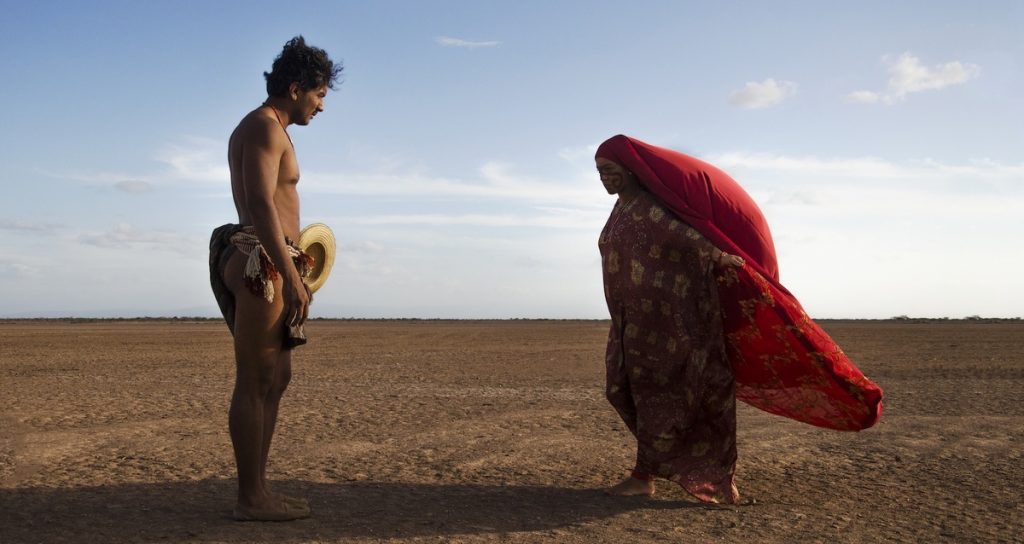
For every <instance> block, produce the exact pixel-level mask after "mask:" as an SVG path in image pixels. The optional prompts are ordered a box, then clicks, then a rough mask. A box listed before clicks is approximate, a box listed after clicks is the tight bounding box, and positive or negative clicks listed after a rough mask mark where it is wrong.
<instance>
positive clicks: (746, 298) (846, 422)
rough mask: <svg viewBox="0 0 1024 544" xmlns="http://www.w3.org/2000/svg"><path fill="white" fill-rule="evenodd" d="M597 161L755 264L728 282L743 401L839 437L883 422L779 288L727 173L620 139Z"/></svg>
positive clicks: (759, 233) (732, 347)
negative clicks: (629, 176)
mask: <svg viewBox="0 0 1024 544" xmlns="http://www.w3.org/2000/svg"><path fill="white" fill-rule="evenodd" d="M596 156H597V157H601V158H605V159H608V160H610V161H613V162H615V163H617V164H619V165H620V166H622V167H624V168H626V169H627V170H630V171H632V172H633V173H634V174H635V175H636V177H637V179H639V181H640V183H641V184H642V185H643V186H644V187H646V188H647V190H649V191H650V192H651V193H652V194H654V195H655V196H656V197H658V199H660V200H661V201H662V202H664V203H665V205H666V206H667V207H668V208H669V209H671V210H672V211H673V212H674V213H675V214H676V215H678V216H679V218H680V219H682V220H683V221H685V222H686V223H687V224H689V225H690V226H692V227H693V228H695V229H697V230H698V231H699V232H700V233H701V234H703V235H704V236H705V237H706V238H707V239H708V240H710V241H711V242H712V243H714V244H715V246H717V247H718V248H719V249H722V250H724V251H726V252H728V253H733V254H736V255H741V256H742V257H743V258H744V259H745V260H746V264H744V265H743V266H742V267H739V268H735V269H731V270H729V271H728V272H726V273H725V274H724V275H723V277H722V278H720V280H719V295H720V297H719V298H720V299H721V304H722V314H723V323H724V326H725V332H726V338H727V349H728V352H729V360H730V362H731V364H732V367H733V372H734V373H735V375H736V397H737V398H739V399H740V400H742V401H744V402H746V403H748V404H751V405H752V406H755V407H757V408H760V409H762V410H765V411H767V412H770V413H773V414H778V415H782V416H786V417H788V418H792V419H795V420H797V421H802V422H804V423H810V424H811V425H817V426H819V427H826V428H830V429H837V430H853V431H856V430H861V429H866V428H868V427H870V426H872V425H874V424H875V423H876V422H877V421H878V418H879V416H881V414H882V390H881V389H880V388H879V387H878V386H877V385H875V384H874V383H873V382H872V381H871V380H869V379H867V378H866V377H864V375H863V374H862V373H861V372H860V370H859V369H858V368H857V367H856V366H855V365H854V364H853V363H852V362H851V361H850V359H849V358H848V357H847V356H846V354H844V353H843V352H842V350H841V349H839V346H837V345H836V344H835V342H833V341H832V338H830V337H829V336H828V334H826V333H825V331H824V330H822V328H821V327H820V326H819V325H818V324H817V323H815V322H814V321H812V320H811V319H810V318H809V317H808V316H807V314H806V313H805V312H804V310H803V308H802V307H801V306H800V303H799V302H798V301H797V300H796V297H794V296H793V295H792V294H791V293H790V292H789V291H788V290H786V288H785V287H783V286H782V284H781V283H779V268H778V263H777V261H776V258H775V246H774V244H773V243H772V237H771V233H770V232H769V230H768V223H767V221H765V218H764V215H763V214H762V213H761V210H760V209H759V208H758V207H757V204H755V203H754V200H753V199H752V198H750V195H748V194H747V193H746V191H744V190H743V188H742V187H740V186H739V184H738V183H736V181H735V180H733V179H732V178H731V177H729V175H728V174H726V173H725V172H723V171H721V170H719V169H718V168H716V167H714V166H712V165H710V164H708V163H706V162H703V161H701V160H699V159H695V158H693V157H690V156H688V155H684V154H682V153H679V152H677V151H672V150H670V149H665V148H662V147H656V146H653V145H650V144H647V143H644V142H641V141H640V140H636V139H633V138H630V137H628V136H623V135H618V136H613V137H612V138H610V139H608V140H607V141H605V142H604V143H603V144H601V146H600V147H598V148H597V154H596Z"/></svg>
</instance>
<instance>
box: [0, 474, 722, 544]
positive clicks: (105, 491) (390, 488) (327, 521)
mask: <svg viewBox="0 0 1024 544" xmlns="http://www.w3.org/2000/svg"><path fill="white" fill-rule="evenodd" d="M276 488H277V490H278V491H283V492H286V493H289V494H294V495H301V496H304V497H307V498H308V499H309V501H310V505H311V507H312V508H313V517H312V518H311V519H307V520H300V521H296V522H290V523H239V522H235V521H233V520H232V519H231V516H230V514H231V507H232V506H233V497H234V492H235V482H234V481H233V480H223V479H222V480H202V481H193V482H170V483H162V484H122V485H109V486H99V487H79V488H71V489H68V488H19V489H0V541H2V542H5V543H12V542H55V541H74V542H125V541H147V542H151V541H160V540H163V541H171V542H176V541H225V540H238V539H239V538H241V539H243V540H274V541H278V542H303V541H308V540H311V539H335V538H346V537H349V538H358V537H370V538H373V537H377V538H388V537H417V536H419V537H422V536H430V535H434V536H443V535H449V536H450V535H470V534H483V533H496V534H501V533H510V532H522V531H558V530H560V529H564V528H571V527H572V526H574V525H578V524H582V523H585V522H588V521H592V520H596V519H601V518H609V517H613V516H616V515H618V514H621V513H624V512H628V511H631V510H637V509H666V508H689V507H698V508H699V507H702V505H701V504H700V503H697V502H690V501H684V500H672V501H667V500H651V499H646V498H639V497H633V498H622V497H608V496H605V495H604V494H603V493H602V492H601V491H600V490H590V489H569V488H560V487H534V486H521V485H514V486H496V485H478V484H417V483H395V482H359V483H349V484H334V483H315V484H310V483H307V482H299V481H286V482H280V483H278V484H277V486H276Z"/></svg>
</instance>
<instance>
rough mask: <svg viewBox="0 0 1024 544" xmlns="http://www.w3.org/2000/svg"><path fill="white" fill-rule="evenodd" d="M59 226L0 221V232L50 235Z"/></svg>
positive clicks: (7, 220) (30, 222)
mask: <svg viewBox="0 0 1024 544" xmlns="http://www.w3.org/2000/svg"><path fill="white" fill-rule="evenodd" d="M60 227H61V225H58V224H55V223H36V222H32V221H12V220H9V219H0V230H13V231H19V232H35V233H40V234H51V233H53V232H54V231H56V230H57V229H59V228H60Z"/></svg>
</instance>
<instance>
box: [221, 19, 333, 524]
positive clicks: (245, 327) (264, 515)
mask: <svg viewBox="0 0 1024 544" xmlns="http://www.w3.org/2000/svg"><path fill="white" fill-rule="evenodd" d="M340 72H341V66H340V64H339V65H335V63H334V62H333V61H331V59H330V58H329V57H328V56H327V53H325V52H324V51H323V50H322V49H319V48H316V47H311V46H308V45H306V43H305V40H304V39H303V38H302V37H301V36H298V37H296V38H293V39H292V40H291V41H289V42H288V43H287V44H285V46H284V49H283V50H282V52H281V54H280V55H279V56H278V57H277V59H275V60H274V64H273V68H272V70H271V72H270V73H264V77H265V78H266V80H267V94H268V97H267V100H266V101H265V102H264V103H263V104H262V105H261V106H260V107H258V108H256V109H255V110H253V111H251V112H249V114H248V115H246V116H245V117H244V118H243V119H242V121H241V122H240V123H239V124H238V127H237V128H235V130H234V132H233V133H232V134H231V139H230V140H229V142H228V164H229V166H230V170H231V192H232V195H233V197H234V202H235V208H236V210H237V211H238V223H237V224H227V225H223V226H221V227H218V228H217V229H216V230H214V232H213V236H212V237H211V240H210V274H211V283H212V285H213V290H214V294H215V295H216V297H217V302H218V304H219V305H220V308H221V311H222V313H223V314H224V319H225V320H226V321H227V324H228V328H229V329H231V332H232V334H233V335H234V343H235V369H236V374H235V389H234V393H233V395H232V397H231V409H230V411H229V413H228V427H229V429H230V432H231V444H232V446H233V447H234V451H235V464H236V467H237V469H238V502H237V504H236V505H235V510H234V516H235V519H238V520H242V521H249V520H261V521H287V520H293V519H299V518H304V517H308V516H309V514H310V509H309V505H308V503H307V502H306V501H305V500H304V499H299V498H292V497H286V496H284V495H281V494H277V493H273V492H272V491H271V490H270V487H269V486H268V484H267V478H266V468H267V455H268V454H269V452H270V442H271V439H272V437H273V435H274V427H275V424H276V423H277V412H278V406H279V404H280V401H281V396H282V394H283V393H284V390H285V388H286V387H287V386H288V382H289V380H290V379H291V349H292V348H294V347H296V346H298V345H301V344H304V343H305V342H306V337H305V334H304V332H303V328H302V327H303V323H304V322H305V320H306V317H307V315H308V313H309V304H310V301H311V298H312V297H311V293H310V291H309V289H308V288H307V286H306V284H305V283H304V281H303V278H304V275H305V274H306V273H308V271H309V268H310V266H311V265H312V259H311V258H310V257H309V256H308V255H305V254H304V253H302V252H301V251H300V250H299V248H298V247H297V246H296V244H295V241H296V240H298V237H299V194H298V192H297V190H296V185H297V184H298V181H299V165H298V162H297V161H296V158H295V149H294V147H293V146H292V143H291V137H290V136H289V135H288V132H287V128H288V126H289V125H293V124H295V125H308V124H309V122H310V121H311V120H312V119H313V117H315V116H316V115H317V114H318V113H320V112H322V111H323V110H324V97H325V96H326V95H327V90H328V89H331V88H333V87H334V83H335V81H336V80H337V77H338V74H339V73H340Z"/></svg>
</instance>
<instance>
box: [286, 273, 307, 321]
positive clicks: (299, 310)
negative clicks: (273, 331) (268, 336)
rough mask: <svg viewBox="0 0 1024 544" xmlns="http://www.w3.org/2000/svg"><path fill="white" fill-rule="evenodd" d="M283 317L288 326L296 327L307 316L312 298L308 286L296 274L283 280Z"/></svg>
mask: <svg viewBox="0 0 1024 544" xmlns="http://www.w3.org/2000/svg"><path fill="white" fill-rule="evenodd" d="M283 287H284V319H285V321H284V322H285V324H286V325H288V326H289V327H298V326H299V325H302V324H303V323H305V322H306V318H307V317H309V303H310V301H311V300H312V299H313V297H312V294H311V293H310V292H309V287H308V286H306V284H305V283H302V279H301V278H300V277H299V276H298V274H294V275H292V277H291V279H290V280H289V279H288V278H285V281H284V286H283Z"/></svg>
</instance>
